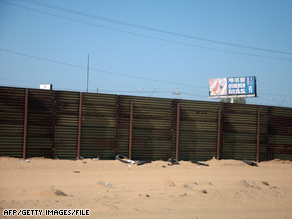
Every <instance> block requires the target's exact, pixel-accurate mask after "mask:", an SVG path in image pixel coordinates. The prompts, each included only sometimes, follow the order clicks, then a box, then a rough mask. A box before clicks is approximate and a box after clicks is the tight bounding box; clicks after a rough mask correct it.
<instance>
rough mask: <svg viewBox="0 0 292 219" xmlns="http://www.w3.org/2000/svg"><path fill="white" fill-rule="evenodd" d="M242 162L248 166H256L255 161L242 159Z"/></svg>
mask: <svg viewBox="0 0 292 219" xmlns="http://www.w3.org/2000/svg"><path fill="white" fill-rule="evenodd" d="M243 162H244V163H246V164H247V165H249V166H254V167H257V166H258V165H257V163H255V162H252V161H249V160H243Z"/></svg>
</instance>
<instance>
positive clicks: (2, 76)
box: [0, 0, 292, 107]
mask: <svg viewBox="0 0 292 219" xmlns="http://www.w3.org/2000/svg"><path fill="white" fill-rule="evenodd" d="M88 54H90V55H89V66H90V74H89V92H97V89H98V91H99V92H101V93H112V94H124V95H138V96H150V95H152V96H153V97H163V98H174V97H175V95H173V92H175V91H176V89H178V91H179V92H180V93H181V95H180V96H179V98H181V99H190V100H204V101H211V100H209V99H208V95H209V93H208V86H209V85H208V81H209V79H211V78H222V77H237V76H256V77H257V90H258V96H259V97H258V98H249V99H248V101H247V102H248V103H250V104H264V105H274V106H279V105H281V106H284V107H292V1H291V0H237V1H234V0H199V1H197V0H193V1H191V0H168V1H167V0H147V1H142V0H96V1H94V0H82V1H81V0H50V1H49V0H46V1H45V0H0V86H17V87H28V88H39V85H40V84H44V83H51V84H53V88H54V89H55V90H70V91H82V92H85V91H86V89H87V78H86V76H87V61H88ZM153 91H154V92H153ZM212 101H214V100H212ZM215 101H218V100H215Z"/></svg>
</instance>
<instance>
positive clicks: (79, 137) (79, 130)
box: [77, 92, 83, 159]
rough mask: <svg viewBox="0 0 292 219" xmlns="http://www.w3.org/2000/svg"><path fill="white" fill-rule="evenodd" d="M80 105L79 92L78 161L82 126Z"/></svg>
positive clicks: (81, 97) (81, 95)
mask: <svg viewBox="0 0 292 219" xmlns="http://www.w3.org/2000/svg"><path fill="white" fill-rule="evenodd" d="M82 103H83V93H82V92H80V98H79V122H78V143H77V159H80V147H81V125H82Z"/></svg>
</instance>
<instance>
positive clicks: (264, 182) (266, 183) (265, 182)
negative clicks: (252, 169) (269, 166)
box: [262, 181, 270, 186]
mask: <svg viewBox="0 0 292 219" xmlns="http://www.w3.org/2000/svg"><path fill="white" fill-rule="evenodd" d="M262 184H264V185H266V186H270V184H269V183H268V182H267V181H262Z"/></svg>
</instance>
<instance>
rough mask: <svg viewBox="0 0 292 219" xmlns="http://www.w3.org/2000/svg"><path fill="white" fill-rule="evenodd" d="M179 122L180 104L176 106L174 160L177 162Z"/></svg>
mask: <svg viewBox="0 0 292 219" xmlns="http://www.w3.org/2000/svg"><path fill="white" fill-rule="evenodd" d="M179 122H180V104H179V103H178V104H177V121H176V151H175V159H176V160H178V147H179Z"/></svg>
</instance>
